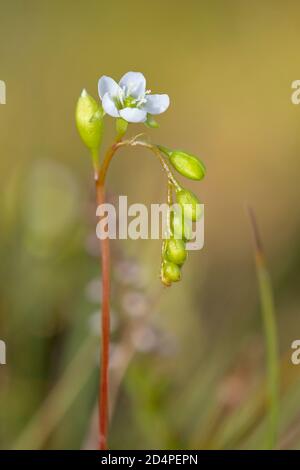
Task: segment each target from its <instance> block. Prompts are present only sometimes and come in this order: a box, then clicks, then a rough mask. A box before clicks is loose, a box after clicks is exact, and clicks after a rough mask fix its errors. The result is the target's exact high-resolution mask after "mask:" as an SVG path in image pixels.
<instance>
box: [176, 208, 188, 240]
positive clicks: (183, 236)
mask: <svg viewBox="0 0 300 470" xmlns="http://www.w3.org/2000/svg"><path fill="white" fill-rule="evenodd" d="M182 212H183V211H179V212H177V211H174V212H172V214H171V231H172V233H173V234H174V237H175V238H176V239H179V240H186V241H188V240H191V239H192V238H193V234H192V222H191V221H189V220H185V221H184V218H183V213H182Z"/></svg>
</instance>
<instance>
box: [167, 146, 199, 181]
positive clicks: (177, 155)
mask: <svg viewBox="0 0 300 470" xmlns="http://www.w3.org/2000/svg"><path fill="white" fill-rule="evenodd" d="M170 162H171V163H172V165H173V167H174V168H175V169H176V170H177V171H178V173H180V174H181V175H183V176H185V177H186V178H190V179H191V180H201V179H202V178H204V176H205V172H206V168H205V166H204V164H203V163H202V162H200V160H199V159H198V158H197V157H195V156H194V155H189V154H188V153H185V152H181V151H179V150H175V151H174V152H172V155H171V156H170Z"/></svg>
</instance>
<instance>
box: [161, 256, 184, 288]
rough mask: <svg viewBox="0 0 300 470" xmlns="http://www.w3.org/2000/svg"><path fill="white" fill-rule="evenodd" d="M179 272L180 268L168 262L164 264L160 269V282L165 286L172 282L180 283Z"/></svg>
mask: <svg viewBox="0 0 300 470" xmlns="http://www.w3.org/2000/svg"><path fill="white" fill-rule="evenodd" d="M180 278H181V272H180V267H179V266H178V265H177V264H175V263H171V262H169V261H167V262H165V263H164V265H163V268H162V281H163V283H164V284H166V285H170V284H171V283H172V282H177V281H180Z"/></svg>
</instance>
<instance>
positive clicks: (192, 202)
mask: <svg viewBox="0 0 300 470" xmlns="http://www.w3.org/2000/svg"><path fill="white" fill-rule="evenodd" d="M158 149H159V150H160V152H162V153H163V154H164V156H166V157H168V160H169V162H170V163H171V165H172V166H173V168H175V169H176V170H177V171H178V172H179V173H180V174H181V175H183V176H185V177H186V178H189V179H192V180H198V181H199V180H201V179H202V178H204V176H205V172H206V170H205V166H204V164H203V162H201V161H200V160H199V158H198V157H196V156H195V155H191V154H188V153H186V152H183V151H181V150H173V151H172V150H169V149H167V148H166V147H162V146H158ZM173 190H175V195H176V204H175V205H173ZM168 204H169V206H170V217H169V223H168V227H167V233H166V239H165V240H164V242H163V246H162V263H161V280H162V282H163V284H164V285H166V286H170V285H171V284H172V283H173V282H177V281H180V279H181V268H182V266H183V264H184V263H185V261H186V258H187V250H186V242H188V241H189V240H191V239H192V223H193V222H196V221H197V220H199V219H200V217H201V215H202V213H201V205H200V201H199V199H198V198H197V196H196V195H195V194H194V193H192V192H191V191H189V190H187V189H184V188H182V187H181V186H180V185H179V183H178V182H177V181H176V179H175V178H174V177H173V175H172V178H169V188H168Z"/></svg>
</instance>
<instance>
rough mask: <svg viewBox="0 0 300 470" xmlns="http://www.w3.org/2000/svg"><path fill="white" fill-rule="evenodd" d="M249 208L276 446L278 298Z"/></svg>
mask: <svg viewBox="0 0 300 470" xmlns="http://www.w3.org/2000/svg"><path fill="white" fill-rule="evenodd" d="M247 211H248V215H249V219H250V224H251V228H252V232H253V239H254V250H255V263H256V272H257V279H258V287H259V295H260V304H261V312H262V317H263V322H264V330H265V340H266V353H267V387H268V390H267V392H268V396H267V398H268V403H267V406H268V410H269V416H268V423H267V436H266V445H267V448H268V449H273V448H274V447H275V446H276V442H277V435H278V418H279V363H278V344H277V326H276V318H275V308H274V298H273V289H272V285H271V279H270V275H269V272H268V269H267V266H266V261H265V256H264V251H263V246H262V242H261V237H260V233H259V229H258V225H257V221H256V217H255V214H254V212H253V210H252V208H251V207H247Z"/></svg>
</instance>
